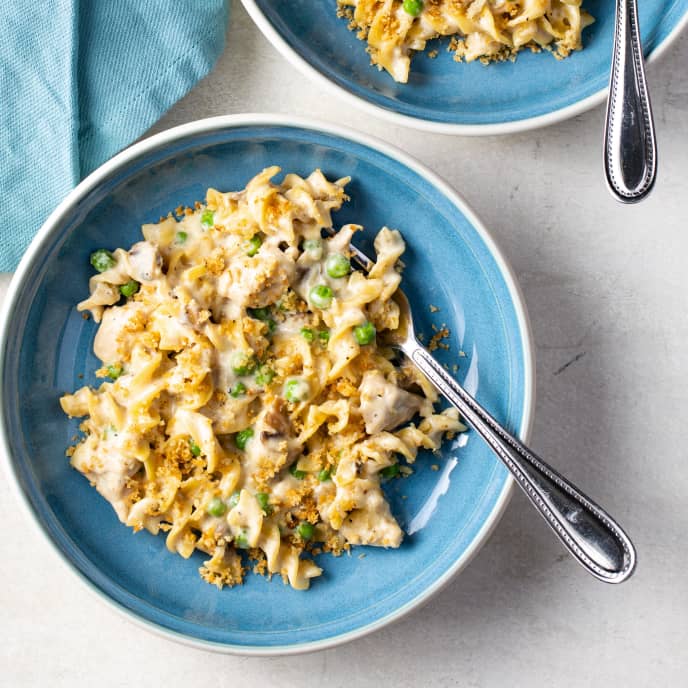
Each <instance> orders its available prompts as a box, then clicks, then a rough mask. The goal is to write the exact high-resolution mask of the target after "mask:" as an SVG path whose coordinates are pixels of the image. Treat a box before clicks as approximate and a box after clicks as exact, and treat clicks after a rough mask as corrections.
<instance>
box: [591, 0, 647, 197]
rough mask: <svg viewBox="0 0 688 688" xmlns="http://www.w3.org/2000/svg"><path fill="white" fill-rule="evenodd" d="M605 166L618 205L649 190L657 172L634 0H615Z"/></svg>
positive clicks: (605, 136)
mask: <svg viewBox="0 0 688 688" xmlns="http://www.w3.org/2000/svg"><path fill="white" fill-rule="evenodd" d="M604 168H605V173H606V177H607V184H608V185H609V189H610V190H611V192H612V194H613V195H614V196H616V198H617V199H618V200H620V201H621V202H622V203H637V202H638V201H641V200H642V199H643V198H645V196H647V195H648V194H649V193H650V191H652V187H653V186H654V183H655V177H656V174H657V142H656V140H655V125H654V121H653V119H652V107H651V105H650V94H649V93H648V90H647V84H646V82H645V68H644V66H643V50H642V46H641V43H640V29H639V27H638V7H637V2H636V0H616V21H615V27H614V53H613V58H612V70H611V76H610V78H609V98H608V101H607V120H606V123H605V128H604Z"/></svg>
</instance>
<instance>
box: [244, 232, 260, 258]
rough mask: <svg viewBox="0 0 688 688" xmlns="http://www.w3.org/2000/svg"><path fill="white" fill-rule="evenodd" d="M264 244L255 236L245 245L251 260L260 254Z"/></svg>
mask: <svg viewBox="0 0 688 688" xmlns="http://www.w3.org/2000/svg"><path fill="white" fill-rule="evenodd" d="M262 244H263V240H262V239H261V238H260V236H259V235H258V234H254V235H253V236H252V237H251V238H250V239H249V240H248V241H247V242H246V244H245V247H246V255H247V256H248V257H249V258H253V256H255V255H256V253H258V249H259V248H260V247H261V245H262Z"/></svg>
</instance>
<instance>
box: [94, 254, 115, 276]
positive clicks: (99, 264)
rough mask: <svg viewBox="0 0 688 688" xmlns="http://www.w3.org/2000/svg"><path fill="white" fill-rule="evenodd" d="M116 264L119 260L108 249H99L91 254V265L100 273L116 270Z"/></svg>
mask: <svg viewBox="0 0 688 688" xmlns="http://www.w3.org/2000/svg"><path fill="white" fill-rule="evenodd" d="M116 264H117V259H116V258H115V257H114V256H113V255H112V253H110V251H108V250H107V249H104V248H99V249H98V250H97V251H94V252H93V253H92V254H91V265H92V266H93V267H94V268H95V269H96V270H97V271H98V272H105V271H106V270H109V269H110V268H114V267H115V265H116Z"/></svg>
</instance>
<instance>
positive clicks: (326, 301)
mask: <svg viewBox="0 0 688 688" xmlns="http://www.w3.org/2000/svg"><path fill="white" fill-rule="evenodd" d="M333 297H334V292H333V291H332V289H331V288H330V287H328V286H327V285H326V284H318V285H317V286H315V287H313V288H312V289H311V290H310V292H309V294H308V298H309V300H310V302H311V303H312V304H313V305H314V306H315V307H316V308H322V309H323V310H324V309H326V308H329V307H330V306H331V305H332V298H333Z"/></svg>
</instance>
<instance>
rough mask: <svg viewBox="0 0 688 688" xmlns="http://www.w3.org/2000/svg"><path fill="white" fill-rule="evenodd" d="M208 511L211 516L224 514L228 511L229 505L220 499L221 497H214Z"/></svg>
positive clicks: (207, 508) (209, 503)
mask: <svg viewBox="0 0 688 688" xmlns="http://www.w3.org/2000/svg"><path fill="white" fill-rule="evenodd" d="M206 511H207V512H208V513H209V514H210V515H211V516H222V514H224V513H225V511H227V505H226V504H225V503H224V502H223V501H222V499H220V497H213V498H212V499H211V500H210V501H209V502H208V506H207V507H206Z"/></svg>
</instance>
